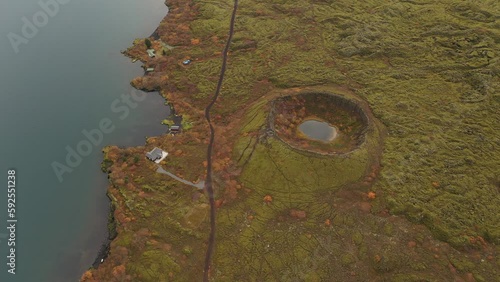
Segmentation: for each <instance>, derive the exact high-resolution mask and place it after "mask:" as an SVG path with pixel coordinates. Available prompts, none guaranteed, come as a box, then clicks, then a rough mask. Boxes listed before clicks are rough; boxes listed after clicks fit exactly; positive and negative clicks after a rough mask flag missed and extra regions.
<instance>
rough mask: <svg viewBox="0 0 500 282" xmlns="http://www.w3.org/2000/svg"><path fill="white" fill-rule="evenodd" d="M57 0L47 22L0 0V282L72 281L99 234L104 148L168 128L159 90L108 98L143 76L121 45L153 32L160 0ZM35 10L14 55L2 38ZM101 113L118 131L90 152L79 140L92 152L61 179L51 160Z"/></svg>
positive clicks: (161, 11) (30, 4) (33, 4)
mask: <svg viewBox="0 0 500 282" xmlns="http://www.w3.org/2000/svg"><path fill="white" fill-rule="evenodd" d="M50 1H54V0H41V2H44V3H46V2H50ZM57 1H60V3H63V2H67V3H66V4H64V5H62V4H60V5H59V8H58V10H56V9H54V8H53V7H52V8H50V9H52V10H49V11H53V13H52V14H53V15H51V16H49V17H47V19H48V20H46V19H44V17H43V15H41V14H40V11H43V9H42V7H41V6H40V5H39V4H38V2H39V0H22V1H19V0H2V1H0V38H1V39H0V58H1V61H0V62H1V63H2V64H1V66H0V85H1V88H0V132H1V135H0V136H1V138H0V153H1V154H0V175H1V177H3V178H4V180H3V181H0V183H2V184H1V185H2V186H0V226H1V229H0V281H2V282H4V281H5V282H7V281H22V282H31V281H48V282H57V281H64V282H67V281H77V280H78V279H79V277H80V275H81V274H82V273H83V272H84V271H85V270H86V269H87V268H88V267H89V266H90V265H91V263H92V262H93V260H94V258H95V257H96V255H97V252H98V250H99V247H100V245H101V243H102V241H103V240H104V239H105V236H106V221H107V209H108V202H107V198H106V196H105V191H106V186H107V180H106V175H105V174H103V173H102V172H101V171H100V162H101V160H102V154H101V149H102V147H103V146H105V145H109V144H117V145H119V146H130V145H142V144H144V140H145V139H144V136H152V135H159V134H161V133H162V132H164V131H165V127H163V126H162V125H161V124H160V121H161V120H162V119H163V118H165V117H166V116H167V115H168V109H167V107H165V106H164V100H163V99H162V98H161V97H160V96H159V95H158V94H157V93H148V94H147V98H146V99H145V100H144V101H142V102H138V103H137V104H138V106H137V107H136V108H131V107H130V106H125V105H126V104H124V102H121V101H120V100H118V102H114V101H115V100H116V99H120V97H121V95H127V94H130V93H131V87H130V86H129V81H130V80H131V79H132V78H133V77H135V76H138V75H140V74H141V73H142V69H140V64H137V63H136V64H132V63H131V62H130V60H129V59H128V58H126V57H124V56H123V55H122V54H121V53H120V50H123V49H125V48H127V47H128V46H129V45H130V44H132V41H133V40H134V39H135V38H139V37H145V36H148V35H149V34H151V33H152V32H153V31H154V28H156V26H157V25H158V23H159V22H160V21H161V19H162V18H163V16H164V15H165V14H166V13H167V8H166V6H165V5H164V1H163V0H140V1H137V0H107V1H98V0H64V1H63V0H57ZM34 15H35V16H36V19H35V20H36V21H38V22H37V23H38V25H39V26H40V28H38V30H37V31H36V32H33V30H31V31H30V32H31V33H29V32H28V31H27V30H25V31H27V32H28V33H26V34H28V35H29V37H32V38H29V39H26V38H25V39H24V41H26V40H27V43H26V42H23V43H19V44H20V45H19V46H18V47H19V48H18V49H19V52H18V53H16V52H15V51H14V49H13V47H12V45H11V43H10V39H9V38H8V37H7V36H8V34H9V33H10V32H13V33H16V34H17V35H19V36H21V35H22V28H23V25H24V22H23V17H26V18H27V19H28V20H29V21H30V22H32V23H33V16H34ZM25 29H26V28H25ZM16 42H17V41H16ZM113 103H114V106H115V109H114V111H113V109H112V105H113ZM123 106H125V107H126V108H128V111H129V114H128V115H126V114H125V109H124V108H123ZM118 107H122V108H121V110H119V109H118ZM106 118H107V119H109V121H111V123H112V125H113V126H114V127H115V129H114V130H113V131H112V132H110V133H106V134H103V141H102V142H100V143H98V144H97V145H95V146H94V145H92V146H91V147H90V149H89V148H84V147H82V148H83V149H85V150H87V151H89V150H91V153H90V154H89V155H88V156H84V157H83V158H82V161H81V163H80V164H79V165H77V166H76V167H75V168H74V169H73V171H72V172H71V173H69V172H68V173H64V174H63V175H62V182H60V181H59V179H58V177H57V176H56V174H55V173H54V170H53V168H52V166H51V164H52V163H53V162H59V163H61V164H66V161H65V157H66V154H67V149H66V148H67V146H69V147H70V148H73V149H75V148H76V147H77V145H78V143H79V142H81V141H82V140H86V137H85V136H84V135H83V134H82V131H83V130H88V131H90V130H93V129H97V128H99V122H100V121H101V120H103V119H106ZM121 118H123V119H121ZM83 152H85V151H83ZM11 168H14V169H16V171H17V173H16V180H17V181H16V186H17V195H16V209H17V213H16V217H17V219H18V222H17V224H16V251H17V252H16V274H15V275H11V274H9V273H7V269H8V267H7V264H6V263H7V255H8V246H7V240H6V238H5V235H6V234H7V229H6V226H7V222H6V219H7V170H8V169H11Z"/></svg>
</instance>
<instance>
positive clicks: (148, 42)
mask: <svg viewBox="0 0 500 282" xmlns="http://www.w3.org/2000/svg"><path fill="white" fill-rule="evenodd" d="M144 44H146V48H148V49H151V40H149V38H146V39H145V40H144Z"/></svg>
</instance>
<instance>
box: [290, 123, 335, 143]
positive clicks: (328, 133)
mask: <svg viewBox="0 0 500 282" xmlns="http://www.w3.org/2000/svg"><path fill="white" fill-rule="evenodd" d="M299 130H300V131H302V133H304V134H305V135H306V136H307V137H309V138H310V139H314V140H320V141H324V142H330V141H331V140H333V138H335V136H336V135H337V129H336V128H335V127H333V126H330V125H329V124H328V123H327V122H323V121H318V120H306V121H304V122H303V123H301V124H300V125H299Z"/></svg>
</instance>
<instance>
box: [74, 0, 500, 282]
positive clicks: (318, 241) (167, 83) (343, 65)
mask: <svg viewBox="0 0 500 282" xmlns="http://www.w3.org/2000/svg"><path fill="white" fill-rule="evenodd" d="M168 2H169V3H168V4H169V7H170V14H169V15H168V16H167V17H166V18H165V20H164V21H163V22H162V23H161V24H160V27H159V29H158V34H159V38H158V39H150V40H151V43H152V48H154V49H155V50H161V49H162V48H165V46H167V45H168V46H174V48H173V49H171V50H170V49H169V50H170V51H169V52H166V53H165V55H162V54H161V55H158V56H157V57H156V58H148V57H147V54H146V53H145V45H144V44H145V43H144V41H138V42H137V44H135V45H134V46H133V47H131V48H130V49H129V50H128V51H127V54H128V55H129V56H131V57H134V58H139V59H141V60H143V61H144V62H145V64H147V65H148V66H153V65H154V66H155V72H154V73H152V74H149V75H147V76H144V77H141V78H137V79H134V81H133V82H132V83H133V85H134V86H136V87H138V88H140V89H146V90H156V89H161V94H162V95H163V96H165V98H167V100H168V101H169V103H170V104H172V105H173V107H174V108H175V109H176V111H177V112H178V113H179V114H182V115H188V116H189V117H190V118H189V121H190V122H192V124H191V126H192V128H191V129H189V130H188V131H185V132H183V133H182V134H178V135H176V136H170V135H165V136H159V137H152V138H149V139H148V142H147V144H146V146H145V147H138V148H128V149H120V148H116V147H109V148H107V149H106V152H107V153H106V157H105V162H103V166H102V167H103V170H106V171H108V172H109V179H110V188H109V194H110V196H111V197H112V199H113V202H114V203H115V206H116V210H115V211H114V217H115V220H116V231H117V232H118V235H117V237H116V239H115V240H114V241H113V242H112V244H111V253H110V256H109V257H108V259H107V260H106V261H105V262H104V263H103V264H102V265H101V266H100V267H99V268H98V269H91V270H89V271H88V272H87V273H85V275H84V277H83V278H82V280H83V281H198V280H200V277H201V276H202V268H203V267H202V266H203V259H204V254H205V251H206V241H207V234H208V221H207V217H206V215H207V214H206V204H207V200H206V198H205V195H204V194H203V193H200V192H199V191H196V189H195V188H192V187H188V186H185V185H184V184H181V183H178V182H175V181H174V180H172V179H170V178H168V177H166V176H164V175H161V174H158V173H156V172H155V168H156V167H155V165H154V164H153V163H151V162H149V161H147V160H146V159H145V158H143V157H142V156H143V155H144V152H145V151H147V150H148V149H151V148H152V147H155V146H158V147H161V148H163V149H165V150H167V151H169V152H171V154H170V155H169V157H168V158H167V159H166V160H165V161H164V164H163V165H164V167H165V168H166V169H168V170H169V171H173V172H175V173H177V174H178V175H181V176H182V177H184V178H186V179H188V180H190V181H196V180H198V179H202V178H203V176H204V165H205V164H206V163H204V160H205V153H206V145H207V136H208V128H207V125H206V123H205V122H204V120H203V109H204V108H205V106H206V104H207V102H208V99H209V97H210V96H211V95H212V94H213V92H214V91H215V86H216V82H217V78H218V75H219V71H220V64H221V54H220V52H221V50H222V48H223V44H224V43H225V40H226V36H227V32H228V30H227V29H228V25H229V16H230V12H231V8H232V1H230V0H223V1H217V2H207V1H198V0H192V1H180V0H171V1H168ZM498 11H500V4H499V2H498V1H493V0H484V1H473V0H461V1H455V0H453V1H452V0H444V1H438V2H436V1H423V0H411V1H409V0H408V1H396V0H394V1H381V0H367V1H354V2H353V1H347V0H339V1H309V0H294V1H292V0H276V1H271V2H270V1H260V0H248V1H241V2H240V7H239V10H238V14H237V23H236V31H235V34H234V42H233V44H232V47H231V50H230V52H229V61H228V69H227V72H226V79H225V80H224V83H223V89H222V92H221V97H220V98H219V99H218V101H217V103H216V105H215V107H214V112H213V117H214V122H215V124H216V143H215V147H214V150H215V151H214V152H215V155H214V179H215V184H214V187H216V189H217V191H216V194H217V195H216V206H217V236H216V252H215V256H214V261H213V264H212V268H211V273H210V275H211V277H212V279H213V281H325V280H329V279H332V277H335V280H337V281H500V271H499V270H498V269H500V258H499V252H500V246H499V245H500V217H499V216H498V215H499V214H500V178H499V165H498V164H499V163H500V155H499V154H498V153H497V152H498V149H499V145H500V133H499V131H498V124H500V115H499V114H498V108H499V106H500V105H499V104H500V94H499V93H500V78H499V77H500V57H499V55H500V53H499V51H498V50H500V32H499V30H500V28H499V27H500V13H499V12H498ZM156 53H157V54H160V53H161V52H156ZM185 59H191V63H190V64H188V65H184V64H182V61H183V60H185ZM311 91H314V92H328V93H334V94H335V93H336V94H340V95H351V96H352V97H357V98H356V99H359V100H361V101H364V103H366V105H367V106H366V108H363V110H364V112H367V113H370V114H372V115H373V119H372V122H373V123H370V124H372V125H373V127H372V129H371V131H367V132H368V134H369V135H370V137H369V138H367V139H366V141H365V143H363V144H362V145H361V146H360V147H359V148H358V149H356V150H354V151H352V153H350V154H348V155H347V156H319V155H318V154H309V153H304V152H300V151H298V150H295V149H294V148H291V147H290V146H289V145H287V144H288V143H286V142H283V141H286V140H283V141H281V140H279V139H277V138H276V136H273V134H272V133H271V132H269V131H268V130H267V129H268V117H269V113H270V112H271V109H272V108H271V102H272V101H273V100H275V99H276V98H278V97H280V96H290V95H292V94H297V93H302V92H304V93H305V92H309V93H311ZM351 96H350V97H351ZM318 107H319V106H318ZM298 110H300V109H298ZM324 110H327V107H326V109H324ZM291 118H293V117H291ZM325 119H327V117H325ZM285 120H287V119H285ZM351 130H356V129H355V128H353V129H351ZM136 155H138V156H141V157H140V159H139V160H138V161H135V160H134V156H136Z"/></svg>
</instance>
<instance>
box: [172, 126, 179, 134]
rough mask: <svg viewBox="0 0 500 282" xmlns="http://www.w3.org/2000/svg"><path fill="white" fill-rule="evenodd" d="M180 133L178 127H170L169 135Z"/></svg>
mask: <svg viewBox="0 0 500 282" xmlns="http://www.w3.org/2000/svg"><path fill="white" fill-rule="evenodd" d="M179 132H181V127H180V126H179V125H172V126H171V127H170V133H179Z"/></svg>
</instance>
